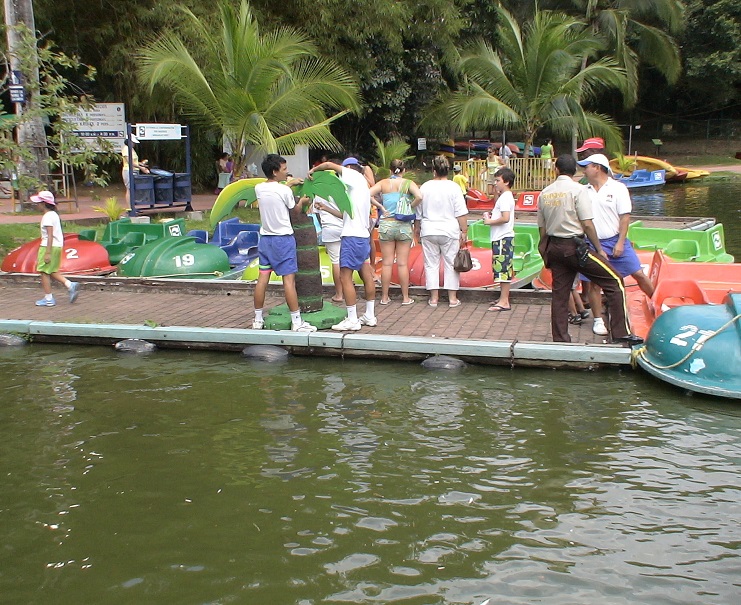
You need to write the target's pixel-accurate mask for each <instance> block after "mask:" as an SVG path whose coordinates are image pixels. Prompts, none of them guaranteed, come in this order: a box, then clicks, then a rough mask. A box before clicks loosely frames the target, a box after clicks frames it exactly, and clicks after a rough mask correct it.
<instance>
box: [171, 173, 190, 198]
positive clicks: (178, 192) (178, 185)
mask: <svg viewBox="0 0 741 605" xmlns="http://www.w3.org/2000/svg"><path fill="white" fill-rule="evenodd" d="M174 180H175V188H174V192H173V199H174V201H175V203H176V204H190V201H191V192H190V172H176V173H175V177H174Z"/></svg>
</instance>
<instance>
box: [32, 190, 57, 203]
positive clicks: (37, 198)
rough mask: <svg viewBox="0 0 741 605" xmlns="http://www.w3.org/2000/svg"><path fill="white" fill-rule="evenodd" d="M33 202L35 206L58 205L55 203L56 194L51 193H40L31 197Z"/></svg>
mask: <svg viewBox="0 0 741 605" xmlns="http://www.w3.org/2000/svg"><path fill="white" fill-rule="evenodd" d="M31 201H32V202H33V203H34V204H51V205H52V206H56V205H57V203H56V202H55V201H54V194H53V193H52V192H51V191H39V192H38V194H36V195H32V196H31Z"/></svg>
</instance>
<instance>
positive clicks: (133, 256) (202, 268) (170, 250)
mask: <svg viewBox="0 0 741 605" xmlns="http://www.w3.org/2000/svg"><path fill="white" fill-rule="evenodd" d="M230 270H231V267H230V266H229V258H228V257H227V255H226V252H224V251H223V250H222V249H221V248H219V247H217V246H211V245H209V244H202V243H199V242H198V241H197V240H196V238H194V237H187V236H183V237H167V238H160V239H158V240H156V241H153V242H151V243H149V244H144V245H143V246H140V247H138V248H137V249H136V250H134V251H132V252H130V253H129V254H127V255H126V256H124V257H123V258H122V259H121V262H119V264H118V275H120V276H122V277H157V278H168V277H171V278H180V279H214V278H217V277H224V276H226V275H229V274H230Z"/></svg>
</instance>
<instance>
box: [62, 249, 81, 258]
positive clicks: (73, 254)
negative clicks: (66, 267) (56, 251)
mask: <svg viewBox="0 0 741 605" xmlns="http://www.w3.org/2000/svg"><path fill="white" fill-rule="evenodd" d="M64 253H65V254H66V255H67V258H80V255H79V254H78V253H77V248H67V249H66V250H65V251H64Z"/></svg>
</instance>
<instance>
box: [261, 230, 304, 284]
mask: <svg viewBox="0 0 741 605" xmlns="http://www.w3.org/2000/svg"><path fill="white" fill-rule="evenodd" d="M257 253H258V255H259V256H260V272H261V273H263V272H267V271H274V272H275V274H276V275H279V276H283V275H291V274H292V273H298V260H297V258H296V239H295V238H294V237H293V235H261V236H260V241H259V242H258V243H257Z"/></svg>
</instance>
